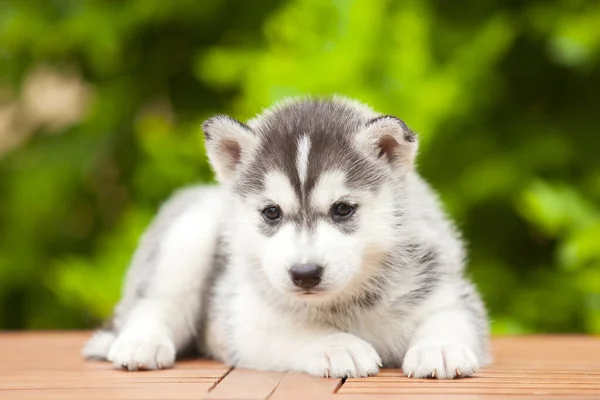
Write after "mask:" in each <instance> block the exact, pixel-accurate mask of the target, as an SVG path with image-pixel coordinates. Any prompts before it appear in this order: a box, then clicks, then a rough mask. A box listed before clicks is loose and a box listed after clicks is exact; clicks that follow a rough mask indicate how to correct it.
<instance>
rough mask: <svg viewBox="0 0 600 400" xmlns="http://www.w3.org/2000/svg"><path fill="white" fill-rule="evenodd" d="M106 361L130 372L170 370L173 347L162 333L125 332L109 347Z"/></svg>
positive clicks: (173, 357)
mask: <svg viewBox="0 0 600 400" xmlns="http://www.w3.org/2000/svg"><path fill="white" fill-rule="evenodd" d="M108 360H109V361H112V363H113V365H114V366H115V367H116V368H125V369H128V370H130V371H137V370H140V369H162V368H170V367H172V366H173V364H174V363H175V346H174V345H173V341H172V340H171V339H170V338H169V337H168V335H166V334H164V333H149V332H147V331H136V330H130V331H125V332H123V333H121V335H119V337H118V338H117V340H116V341H115V342H114V343H113V345H112V346H111V348H110V351H109V352H108Z"/></svg>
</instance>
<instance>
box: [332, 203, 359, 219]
mask: <svg viewBox="0 0 600 400" xmlns="http://www.w3.org/2000/svg"><path fill="white" fill-rule="evenodd" d="M354 210H355V208H354V206H353V205H352V204H350V203H346V202H344V201H340V202H339V203H335V204H334V205H333V207H332V209H331V212H332V214H333V219H334V220H341V219H346V218H350V217H351V216H352V214H354Z"/></svg>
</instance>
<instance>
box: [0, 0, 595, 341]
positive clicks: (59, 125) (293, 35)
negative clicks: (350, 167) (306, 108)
mask: <svg viewBox="0 0 600 400" xmlns="http://www.w3.org/2000/svg"><path fill="white" fill-rule="evenodd" d="M249 3H252V4H249ZM599 4H600V3H598V2H596V1H593V0H589V1H585V0H549V1H545V2H494V1H491V2H481V1H475V0H470V1H467V2H463V3H461V7H460V8H459V7H456V5H455V4H454V3H452V2H447V1H443V0H427V1H423V0H407V1H393V0H328V1H321V0H290V1H276V0H260V1H253V2H245V1H242V0H228V1H225V0H223V1H216V0H215V1H202V2H198V1H191V0H180V1H173V2H166V1H165V2H159V1H148V0H129V1H104V0H81V1H76V0H62V1H43V0H37V1H34V0H32V1H18V0H14V1H5V2H2V3H0V327H3V328H68V327H84V326H91V325H93V324H94V323H96V322H98V321H99V320H100V319H101V318H103V317H106V316H107V315H108V314H109V313H110V311H111V307H112V306H113V304H114V303H115V301H116V300H117V299H118V296H119V290H120V286H121V282H122V277H123V273H124V270H125V268H126V266H127V262H128V260H129V259H130V257H131V253H132V251H133V249H134V248H135V245H136V243H137V240H138V238H139V235H140V234H141V232H142V231H143V229H144V228H145V226H146V225H147V224H148V222H149V220H150V218H151V217H152V215H153V213H154V212H155V211H156V208H157V207H158V205H159V204H160V202H161V201H163V200H164V199H166V198H167V197H168V196H169V194H170V193H171V192H172V191H173V190H175V189H176V188H178V187H181V186H183V185H188V184H192V183H195V182H208V181H210V180H211V179H212V177H211V173H210V170H209V169H208V166H207V164H206V160H205V156H204V153H203V147H202V134H201V132H200V129H199V126H200V123H201V121H202V120H203V119H204V118H205V117H206V116H208V115H210V114H212V113H215V112H227V113H231V114H233V115H235V116H236V117H238V118H241V119H245V118H249V117H251V116H253V115H254V114H256V113H257V112H259V111H260V110H261V109H262V108H263V107H266V106H269V105H270V104H272V103H273V102H275V101H278V100H280V99H282V98H283V97H286V96H291V95H305V94H332V93H339V94H343V95H346V96H350V97H356V98H358V99H360V100H362V101H365V102H367V103H369V104H371V105H372V106H373V107H374V108H376V109H377V110H379V111H382V112H385V113H390V114H394V115H398V116H399V117H401V118H403V119H404V120H405V121H406V122H407V123H408V125H409V126H411V127H412V128H413V129H415V130H416V131H417V132H419V133H420V136H421V138H422V147H421V155H420V166H419V168H420V171H421V172H422V174H423V175H424V176H425V177H426V178H427V179H428V180H429V181H430V182H431V183H432V184H433V185H434V187H435V188H436V189H438V190H439V191H440V193H441V197H442V199H443V200H444V202H445V204H446V205H447V208H448V210H449V212H450V214H451V215H452V216H453V217H454V218H455V219H456V220H457V222H458V225H459V227H460V228H461V230H462V231H463V232H464V236H465V238H466V239H467V241H468V243H469V250H470V262H469V273H470V275H471V276H472V277H473V279H474V280H475V281H476V282H477V284H478V286H479V287H480V289H481V291H482V292H483V294H484V297H485V300H486V302H487V304H488V306H489V308H490V313H491V316H492V320H493V328H494V332H497V333H520V332H593V333H600V163H599V162H598V160H599V159H600V158H599V156H598V148H600V132H599V131H598V126H599V125H600V124H599V123H600V115H599V113H598V105H599V104H600V103H599V101H598V100H599V98H598V90H597V89H598V87H600V65H599V62H600V60H599V55H600V28H598V24H597V21H599V20H600V5H599ZM40 76H41V77H44V76H45V77H48V76H58V78H56V77H55V78H52V79H55V81H56V79H58V82H60V84H58V85H55V86H54V87H55V90H57V91H58V92H60V90H61V89H60V88H63V92H65V93H66V94H65V93H63V94H61V95H55V96H54V97H52V96H50V95H49V94H48V91H49V89H47V86H48V85H50V86H52V85H51V84H50V83H51V82H53V81H52V80H51V79H50V78H46V81H44V80H43V79H42V78H39V77H40ZM36 77H37V78H36ZM36 79H37V80H36ZM36 82H37V83H36ZM40 82H42V83H43V82H46V83H47V82H50V83H47V84H46V86H44V84H42V83H40ZM36 85H37V86H36ZM66 87H68V88H72V90H71V89H70V90H71V92H68V93H67V92H66V91H65V89H64V88H66ZM69 93H71V95H72V97H73V96H74V97H73V98H76V100H75V101H71V102H70V103H69V102H68V101H67V100H65V99H66V98H68V96H69ZM73 93H77V96H75V95H73ZM61 96H62V97H61ZM65 96H66V97H65ZM38 103H39V104H41V105H39V104H38ZM36 104H38V106H36ZM57 105H58V106H57ZM61 106H62V108H64V109H67V111H68V110H72V112H71V114H68V113H67V114H65V111H64V110H63V109H61ZM53 107H54V108H53ZM55 108H56V109H55ZM79 108H81V112H76V111H77V110H78V109H79ZM40 110H41V111H40ZM44 110H45V111H44ZM48 110H50V111H48ZM73 110H75V111H73Z"/></svg>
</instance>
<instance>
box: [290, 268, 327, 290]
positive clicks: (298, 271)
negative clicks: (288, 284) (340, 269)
mask: <svg viewBox="0 0 600 400" xmlns="http://www.w3.org/2000/svg"><path fill="white" fill-rule="evenodd" d="M290 275H291V277H292V281H293V282H294V285H296V286H298V287H299V288H302V289H311V288H314V287H315V286H317V285H318V284H319V283H321V276H322V275H323V267H321V266H320V265H317V264H297V265H294V266H293V267H292V268H291V269H290Z"/></svg>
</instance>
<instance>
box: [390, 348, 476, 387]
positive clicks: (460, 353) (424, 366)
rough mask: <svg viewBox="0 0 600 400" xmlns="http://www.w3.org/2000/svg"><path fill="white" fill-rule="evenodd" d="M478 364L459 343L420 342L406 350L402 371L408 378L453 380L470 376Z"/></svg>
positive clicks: (471, 352) (469, 351) (467, 349)
mask: <svg viewBox="0 0 600 400" xmlns="http://www.w3.org/2000/svg"><path fill="white" fill-rule="evenodd" d="M478 368H479V364H478V362H477V357H476V356H475V353H473V350H471V348H470V347H469V346H467V345H465V344H463V343H460V342H452V341H447V342H446V341H440V340H422V341H419V342H417V343H416V344H415V345H414V346H412V347H411V348H409V349H408V352H407V353H406V356H405V357H404V362H403V363H402V371H403V372H404V375H406V376H408V377H409V378H437V379H453V378H462V377H467V376H471V375H473V374H474V373H475V371H477V369H478Z"/></svg>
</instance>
